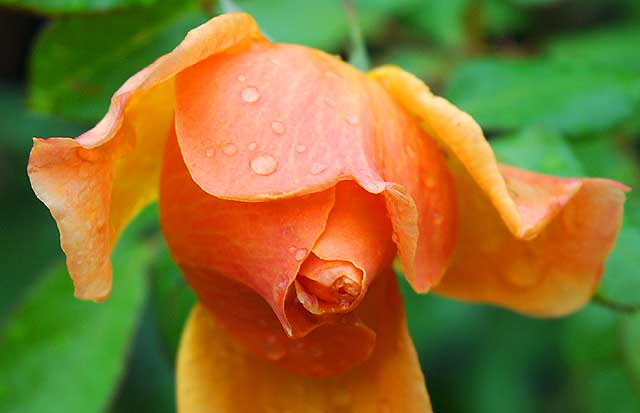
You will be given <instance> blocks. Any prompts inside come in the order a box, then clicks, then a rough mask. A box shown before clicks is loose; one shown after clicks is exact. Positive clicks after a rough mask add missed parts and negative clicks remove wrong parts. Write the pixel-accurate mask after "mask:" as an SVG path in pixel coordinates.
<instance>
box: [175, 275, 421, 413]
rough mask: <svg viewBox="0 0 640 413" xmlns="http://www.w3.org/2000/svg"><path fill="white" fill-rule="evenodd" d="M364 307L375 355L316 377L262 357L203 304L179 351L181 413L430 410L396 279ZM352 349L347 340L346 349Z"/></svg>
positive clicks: (383, 282) (379, 285)
mask: <svg viewBox="0 0 640 413" xmlns="http://www.w3.org/2000/svg"><path fill="white" fill-rule="evenodd" d="M385 275H389V274H385ZM359 309H361V311H362V317H363V319H364V320H365V322H367V324H369V325H371V326H373V328H374V330H375V331H376V334H377V342H376V347H375V350H374V351H373V353H372V355H371V357H370V358H369V360H367V361H366V362H364V363H363V364H361V365H360V366H358V367H357V368H355V369H353V370H351V371H349V372H347V373H345V374H342V375H340V376H337V377H333V378H325V379H315V378H310V377H304V376H300V375H298V374H296V373H292V372H290V371H288V370H285V369H282V368H281V367H279V366H278V365H276V364H274V363H272V362H270V361H268V360H264V359H260V358H257V357H256V356H255V355H254V354H253V353H252V352H248V351H246V350H245V349H244V348H243V347H242V346H239V345H237V343H235V342H234V340H233V337H231V336H229V335H228V334H227V333H226V330H225V329H223V328H221V327H220V326H219V325H218V323H217V321H216V318H215V317H212V316H211V315H210V314H209V313H208V312H207V310H206V309H205V308H203V307H196V308H195V309H194V311H193V313H192V314H191V317H190V319H189V321H188V323H187V326H186V328H185V331H184V333H183V337H182V342H181V345H180V351H179V355H178V368H177V398H178V412H180V413H192V412H193V413H195V412H198V413H209V412H211V413H213V412H220V413H225V412H229V413H232V412H233V413H243V412H255V411H260V410H261V409H262V410H265V411H274V412H285V411H291V412H307V413H325V412H336V413H338V412H352V413H369V412H386V411H388V412H403V413H426V412H430V411H431V406H430V404H429V398H428V395H427V392H426V388H425V384H424V378H423V376H422V372H421V370H420V366H419V363H418V359H417V357H416V353H415V350H414V348H413V344H412V342H411V338H410V337H409V335H408V332H407V328H406V324H405V319H404V312H403V309H402V301H401V298H400V295H399V293H398V290H397V286H396V281H395V278H394V277H393V276H386V277H382V278H381V279H379V280H377V281H376V282H375V283H374V284H373V285H372V287H371V290H370V292H369V294H368V295H367V298H366V299H365V300H364V302H363V303H362V305H361V306H360V308H359ZM350 346H351V344H350V343H343V347H342V348H341V351H345V352H349V351H350ZM316 355H317V353H316ZM287 356H288V353H287V352H285V355H283V356H282V357H287ZM306 357H308V358H310V359H313V358H314V353H313V352H310V353H307V354H306Z"/></svg>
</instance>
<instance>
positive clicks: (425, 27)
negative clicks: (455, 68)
mask: <svg viewBox="0 0 640 413" xmlns="http://www.w3.org/2000/svg"><path fill="white" fill-rule="evenodd" d="M468 4H469V2H468V0H449V1H423V2H421V3H420V6H419V7H417V8H416V9H415V10H414V11H413V12H412V13H411V15H410V16H409V23H410V24H411V25H412V26H413V27H415V28H416V29H418V30H420V31H421V32H422V33H425V34H426V35H428V36H429V37H431V38H432V39H433V40H434V41H435V42H437V43H439V44H442V45H444V46H447V47H454V48H456V47H461V46H463V44H464V41H465V27H464V13H465V10H466V8H467V5H468Z"/></svg>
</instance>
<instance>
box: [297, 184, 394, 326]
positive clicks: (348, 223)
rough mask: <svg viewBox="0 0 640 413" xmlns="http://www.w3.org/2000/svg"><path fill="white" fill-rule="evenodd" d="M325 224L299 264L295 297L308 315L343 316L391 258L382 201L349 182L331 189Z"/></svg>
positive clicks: (388, 223) (389, 224)
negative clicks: (330, 205) (333, 196)
mask: <svg viewBox="0 0 640 413" xmlns="http://www.w3.org/2000/svg"><path fill="white" fill-rule="evenodd" d="M335 194H336V195H335V203H334V205H333V208H332V210H331V213H330V214H329V217H328V219H327V224H326V227H325V229H324V231H323V232H322V235H321V236H320V237H319V238H318V240H317V241H316V243H315V245H314V246H313V248H312V249H311V253H310V254H309V255H308V256H307V257H306V259H305V260H304V262H303V263H302V265H301V267H300V270H299V271H298V276H297V278H296V283H295V287H296V296H297V299H298V301H300V302H301V303H302V304H303V306H304V307H305V308H306V309H307V310H308V311H309V312H311V313H312V314H317V315H321V314H332V313H346V312H349V311H352V310H353V309H354V308H355V307H356V306H357V305H358V303H359V302H360V301H361V300H362V298H363V297H364V294H365V293H366V291H367V288H368V287H369V285H370V284H371V283H372V282H373V280H375V278H376V276H377V275H378V274H379V273H380V272H383V271H387V270H388V268H389V267H390V265H391V261H392V259H393V256H394V254H395V250H396V248H395V245H394V243H393V241H392V228H391V222H390V220H389V218H388V216H387V212H386V206H385V203H384V198H383V197H381V196H380V195H375V194H371V193H369V192H367V191H365V190H364V189H362V188H361V187H360V186H358V185H357V184H356V183H355V182H353V181H344V182H340V183H339V184H338V185H336V187H335Z"/></svg>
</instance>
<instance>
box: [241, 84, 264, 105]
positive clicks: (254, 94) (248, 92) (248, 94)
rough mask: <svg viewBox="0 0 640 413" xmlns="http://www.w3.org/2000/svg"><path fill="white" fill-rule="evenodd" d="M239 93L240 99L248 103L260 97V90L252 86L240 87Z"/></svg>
mask: <svg viewBox="0 0 640 413" xmlns="http://www.w3.org/2000/svg"><path fill="white" fill-rule="evenodd" d="M241 95H242V100H244V101H245V102H249V103H253V102H257V101H258V99H260V92H258V89H256V88H255V87H253V86H249V87H246V88H244V89H242V92H241Z"/></svg>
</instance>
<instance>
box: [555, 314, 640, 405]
mask: <svg viewBox="0 0 640 413" xmlns="http://www.w3.org/2000/svg"><path fill="white" fill-rule="evenodd" d="M622 321H623V317H622V316H621V315H619V314H616V313H614V312H612V311H610V310H609V309H607V308H604V307H601V306H599V305H597V304H590V305H589V306H587V307H586V308H585V309H583V310H582V311H580V312H578V313H576V314H574V315H572V316H571V317H569V318H568V319H566V320H565V327H564V329H563V331H564V343H563V344H564V345H563V348H564V351H565V354H566V355H567V361H568V362H569V363H570V366H571V369H572V377H571V379H572V381H573V387H574V392H575V393H576V394H579V395H581V397H579V398H578V401H579V402H580V405H579V407H578V408H577V409H575V410H576V411H580V412H586V413H601V412H610V411H611V412H624V413H633V412H637V411H640V396H639V394H640V393H639V392H638V391H637V389H636V388H634V383H633V382H631V381H630V380H629V379H630V376H629V375H628V373H627V372H626V371H625V363H626V359H625V355H624V352H623V343H622V342H621V340H620V337H621V332H622V330H621V327H623V325H622V324H621V322H622ZM636 350H637V347H636Z"/></svg>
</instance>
